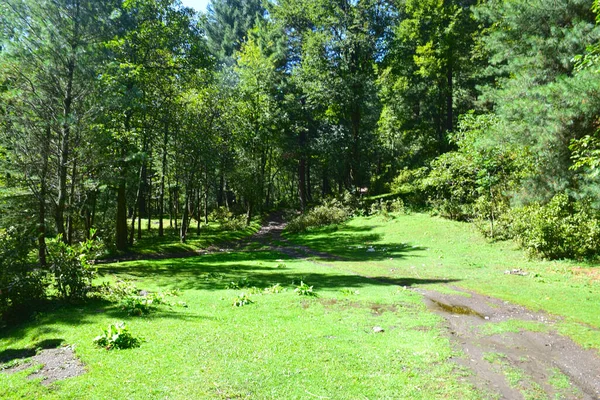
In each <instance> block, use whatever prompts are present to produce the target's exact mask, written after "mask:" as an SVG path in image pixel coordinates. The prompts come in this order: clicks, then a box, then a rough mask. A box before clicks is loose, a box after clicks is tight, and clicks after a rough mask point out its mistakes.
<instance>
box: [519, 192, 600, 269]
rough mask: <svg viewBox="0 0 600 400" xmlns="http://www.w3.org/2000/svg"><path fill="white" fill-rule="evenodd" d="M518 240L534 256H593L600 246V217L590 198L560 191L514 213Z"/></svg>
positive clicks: (554, 257)
mask: <svg viewBox="0 0 600 400" xmlns="http://www.w3.org/2000/svg"><path fill="white" fill-rule="evenodd" d="M509 223H510V227H511V232H512V234H513V236H514V237H515V239H516V240H517V241H518V242H519V243H520V244H521V245H522V246H523V247H524V248H525V249H526V250H527V251H528V252H529V253H530V254H531V255H533V256H537V257H541V258H546V259H562V258H576V259H582V258H593V257H596V256H597V255H598V252H599V249H600V220H599V215H598V212H597V211H596V210H594V209H593V208H592V207H591V205H590V202H588V201H575V200H573V199H572V198H570V197H569V196H568V195H566V194H564V193H563V194H558V195H556V196H555V197H554V198H552V200H551V201H550V202H549V203H548V204H545V205H542V204H539V203H534V204H531V205H529V206H526V207H523V208H520V209H515V210H513V211H512V212H511V213H510V220H509Z"/></svg>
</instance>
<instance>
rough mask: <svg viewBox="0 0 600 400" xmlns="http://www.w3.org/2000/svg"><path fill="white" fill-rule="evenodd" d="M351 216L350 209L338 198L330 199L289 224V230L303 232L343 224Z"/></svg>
mask: <svg viewBox="0 0 600 400" xmlns="http://www.w3.org/2000/svg"><path fill="white" fill-rule="evenodd" d="M349 217H350V210H349V209H348V208H347V207H345V206H344V205H343V204H342V203H341V202H339V201H338V200H335V199H334V200H328V201H326V202H325V203H324V204H322V205H320V206H317V207H315V208H313V209H312V210H310V211H308V212H306V213H305V214H302V215H300V216H299V217H296V218H295V219H293V220H292V221H290V223H289V224H288V225H287V228H286V229H287V230H288V231H289V232H294V233H295V232H303V231H306V230H308V229H310V228H316V227H320V226H327V225H336V224H341V223H343V222H344V221H346V220H347V219H348V218H349Z"/></svg>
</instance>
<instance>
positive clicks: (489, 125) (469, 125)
mask: <svg viewBox="0 0 600 400" xmlns="http://www.w3.org/2000/svg"><path fill="white" fill-rule="evenodd" d="M503 128H504V125H503V124H502V123H501V122H500V121H499V120H498V118H497V117H496V116H494V115H492V114H482V115H474V114H472V113H469V114H466V115H464V116H462V117H461V120H460V122H459V125H458V131H457V132H456V133H455V134H454V135H452V142H453V143H454V144H455V145H456V146H457V150H456V151H452V152H448V153H446V154H443V155H441V156H440V157H438V158H437V159H436V160H434V161H433V162H432V163H431V170H430V172H429V175H428V176H427V177H426V178H425V179H423V180H422V185H423V190H424V192H425V193H427V194H428V196H429V201H430V203H431V205H432V206H433V208H434V210H435V211H436V212H438V213H439V214H440V215H442V216H444V217H447V218H450V219H454V220H476V221H477V222H478V224H477V225H478V226H479V227H480V228H481V230H482V232H484V234H486V236H489V237H491V238H495V237H496V235H497V233H498V232H497V229H496V226H495V225H496V220H497V219H499V218H500V216H501V215H502V214H503V213H504V212H506V211H507V210H508V207H509V201H510V193H511V191H513V190H514V189H515V188H516V186H517V185H518V184H519V183H520V181H521V180H522V178H523V176H524V175H525V173H526V166H525V165H524V164H523V159H525V158H526V157H525V155H524V154H525V151H524V150H523V149H522V148H519V147H518V146H514V145H512V144H510V143H495V142H494V138H495V135H496V134H497V133H498V132H499V131H501V130H502V129H503ZM491 143H494V144H493V145H492V144H491Z"/></svg>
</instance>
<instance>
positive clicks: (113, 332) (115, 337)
mask: <svg viewBox="0 0 600 400" xmlns="http://www.w3.org/2000/svg"><path fill="white" fill-rule="evenodd" d="M141 342H142V340H141V339H139V338H136V337H134V336H133V335H132V334H131V333H130V332H129V329H128V328H127V327H126V326H125V323H124V322H117V323H114V324H110V325H109V326H108V328H107V329H104V330H103V332H102V335H99V336H96V337H95V338H94V344H95V345H96V346H99V347H104V348H105V349H106V350H112V349H131V348H134V347H140V344H141Z"/></svg>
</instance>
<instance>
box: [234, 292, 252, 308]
mask: <svg viewBox="0 0 600 400" xmlns="http://www.w3.org/2000/svg"><path fill="white" fill-rule="evenodd" d="M252 303H254V302H253V301H252V300H251V299H250V297H248V295H247V294H246V293H241V294H240V295H239V296H236V297H235V298H234V299H233V306H234V307H243V306H246V305H248V304H252Z"/></svg>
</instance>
